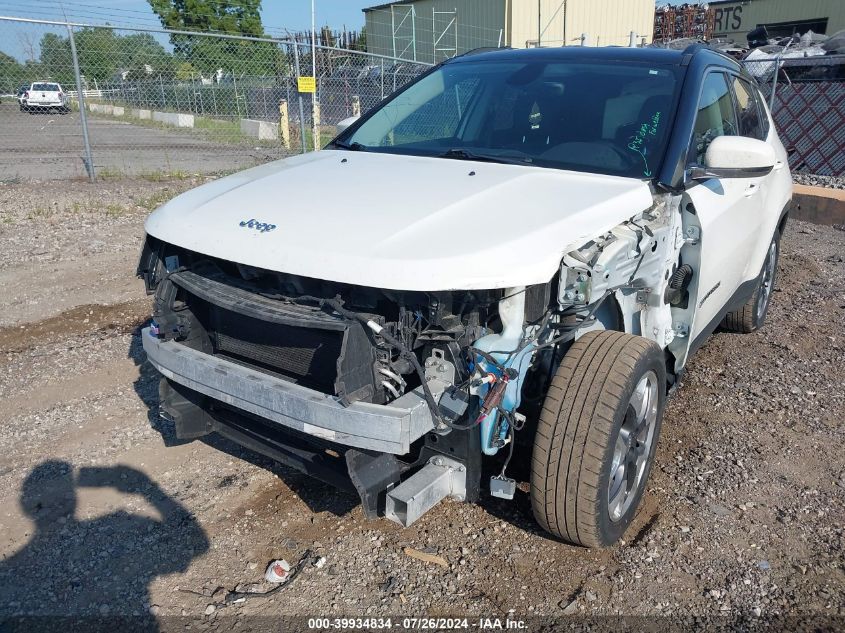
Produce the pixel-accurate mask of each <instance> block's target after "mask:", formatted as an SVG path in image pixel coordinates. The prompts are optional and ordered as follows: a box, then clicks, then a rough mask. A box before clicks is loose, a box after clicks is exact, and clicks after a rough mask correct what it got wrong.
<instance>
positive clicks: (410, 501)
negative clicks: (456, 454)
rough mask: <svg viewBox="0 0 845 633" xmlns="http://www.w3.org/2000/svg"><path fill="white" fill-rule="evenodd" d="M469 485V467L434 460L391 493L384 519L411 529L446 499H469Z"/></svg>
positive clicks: (388, 495)
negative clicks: (467, 495) (415, 522)
mask: <svg viewBox="0 0 845 633" xmlns="http://www.w3.org/2000/svg"><path fill="white" fill-rule="evenodd" d="M466 485H467V469H466V466H464V465H463V464H462V463H461V462H458V461H455V460H454V459H450V458H448V457H442V456H435V457H432V458H431V459H430V460H428V463H427V464H426V465H425V466H423V467H422V468H421V469H420V470H418V471H417V472H416V473H414V475H413V476H412V477H410V478H409V479H407V480H406V481H404V482H402V483H401V484H399V485H398V486H397V487H396V488H394V489H393V490H390V491H388V493H387V499H386V508H385V516H386V517H387V518H388V519H390V520H391V521H395V522H396V523H399V524H400V525H402V526H403V527H408V526H409V525H411V524H412V523H414V521H416V520H417V519H419V518H420V517H421V516H422V515H424V514H425V513H426V512H428V511H429V510H431V509H432V508H433V507H434V506H436V505H437V504H438V503H440V502H441V501H442V500H443V499H445V498H446V497H450V496H451V497H454V498H456V499H458V500H460V501H463V500H464V499H466Z"/></svg>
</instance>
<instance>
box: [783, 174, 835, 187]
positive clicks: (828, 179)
mask: <svg viewBox="0 0 845 633" xmlns="http://www.w3.org/2000/svg"><path fill="white" fill-rule="evenodd" d="M792 180H793V181H795V182H797V183H798V184H799V185H809V186H811V187H827V188H828V189H845V177H842V176H817V175H815V174H792Z"/></svg>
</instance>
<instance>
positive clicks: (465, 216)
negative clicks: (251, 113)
mask: <svg viewBox="0 0 845 633" xmlns="http://www.w3.org/2000/svg"><path fill="white" fill-rule="evenodd" d="M651 204H652V196H651V193H650V192H649V188H648V185H647V184H646V183H645V182H642V181H640V180H635V179H631V178H619V177H614V176H600V175H593V174H582V173H576V172H568V171H560V170H555V169H543V168H540V167H530V166H514V165H502V164H497V163H480V162H472V161H463V160H452V159H442V158H421V157H416V156H397V155H389V154H379V153H371V152H350V151H333V150H329V151H322V152H316V153H311V154H306V155H303V156H297V157H295V158H289V159H287V160H284V161H278V162H274V163H269V164H266V165H262V166H260V167H256V168H253V169H249V170H247V171H243V172H240V173H237V174H234V175H232V176H228V177H226V178H221V179H220V180H216V181H214V182H211V183H208V184H206V185H203V186H201V187H198V188H197V189H194V190H192V191H189V192H187V193H184V194H182V195H180V196H178V197H176V198H174V199H173V200H171V201H170V202H168V203H167V204H165V205H164V206H163V207H161V208H159V209H158V210H156V211H155V212H154V213H153V214H152V215H150V217H149V218H148V219H147V222H146V230H147V233H149V234H150V235H152V236H154V237H157V238H159V239H161V240H163V241H165V242H168V243H171V244H176V245H178V246H181V247H184V248H187V249H189V250H192V251H197V252H200V253H203V254H206V255H210V256H213V257H217V258H220V259H224V260H228V261H233V262H238V263H241V264H246V265H249V266H254V267H257V268H264V269H267V270H273V271H278V272H284V273H291V274H295V275H302V276H306V277H312V278H316V279H324V280H328V281H336V282H343V283H350V284H356V285H361V286H369V287H375V288H389V289H394V290H431V291H433V290H457V289H463V290H474V289H492V288H506V287H512V286H521V285H528V284H535V283H544V282H546V281H548V280H549V279H551V278H552V276H553V275H554V273H555V271H556V270H557V269H558V268H559V267H560V260H561V258H562V256H563V254H564V253H566V252H568V251H570V250H572V249H573V248H576V247H578V246H581V245H582V244H583V243H584V242H586V241H587V240H589V239H590V238H592V237H594V236H596V235H597V234H600V233H602V232H604V231H607V230H609V229H610V228H612V227H614V226H615V225H617V224H619V223H620V222H622V221H624V220H626V219H628V218H630V217H631V216H633V215H634V214H636V213H639V212H641V211H644V210H646V209H647V208H648V207H650V206H651ZM251 219H254V220H256V221H257V222H260V223H264V224H273V225H275V226H276V228H275V229H273V230H271V231H266V232H261V231H259V230H256V229H255V228H251V227H249V226H245V227H244V226H241V225H240V223H241V222H245V221H248V220H251Z"/></svg>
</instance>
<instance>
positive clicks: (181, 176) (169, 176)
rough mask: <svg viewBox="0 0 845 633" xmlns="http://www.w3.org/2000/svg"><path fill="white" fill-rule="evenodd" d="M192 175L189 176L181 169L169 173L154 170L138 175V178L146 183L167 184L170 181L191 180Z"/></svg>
mask: <svg viewBox="0 0 845 633" xmlns="http://www.w3.org/2000/svg"><path fill="white" fill-rule="evenodd" d="M193 176H194V174H189V173H188V172H186V171H182V170H181V169H175V170H170V171H164V170H161V169H156V170H155V171H144V172H141V173H140V174H138V177H139V178H142V179H143V180H146V181H147V182H168V181H170V180H188V179H189V178H192V177H193Z"/></svg>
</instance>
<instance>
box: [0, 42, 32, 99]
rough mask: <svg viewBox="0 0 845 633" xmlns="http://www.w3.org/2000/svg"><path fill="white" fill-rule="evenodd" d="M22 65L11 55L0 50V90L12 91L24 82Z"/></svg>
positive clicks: (24, 75)
mask: <svg viewBox="0 0 845 633" xmlns="http://www.w3.org/2000/svg"><path fill="white" fill-rule="evenodd" d="M25 72H26V71H25V69H24V67H23V66H22V65H21V64H19V63H18V60H16V59H15V58H14V57H12V56H11V55H6V53H2V52H0V92H6V93H12V94H14V92H15V91H16V90H17V89H18V86H20V85H22V84H24V83H26V79H25V77H26V74H25Z"/></svg>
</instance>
